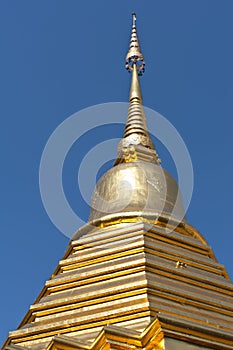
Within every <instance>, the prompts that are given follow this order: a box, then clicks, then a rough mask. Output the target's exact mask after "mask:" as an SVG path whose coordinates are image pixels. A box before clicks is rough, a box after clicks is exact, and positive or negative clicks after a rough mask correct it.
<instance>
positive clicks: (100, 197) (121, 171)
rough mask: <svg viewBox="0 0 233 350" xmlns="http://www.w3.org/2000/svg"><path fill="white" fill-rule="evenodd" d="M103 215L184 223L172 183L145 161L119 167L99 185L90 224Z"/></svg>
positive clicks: (156, 165) (174, 185) (95, 192)
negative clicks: (140, 217) (139, 217)
mask: <svg viewBox="0 0 233 350" xmlns="http://www.w3.org/2000/svg"><path fill="white" fill-rule="evenodd" d="M106 215H107V216H108V215H111V217H118V216H119V217H126V216H130V217H132V216H142V217H150V218H152V219H153V220H157V219H164V220H166V221H168V220H175V221H179V222H180V221H185V211H184V208H183V204H182V200H181V196H180V193H179V188H178V186H177V183H176V181H175V179H174V178H173V177H172V176H171V175H170V174H169V173H168V172H167V171H166V170H164V169H163V168H162V167H161V166H160V165H158V164H155V163H149V162H146V161H136V162H128V163H121V164H118V165H116V166H114V167H113V168H112V169H110V170H109V171H107V172H106V173H105V174H104V175H103V176H102V177H101V179H100V180H99V181H98V183H97V185H96V187H95V190H94V193H93V197H92V204H91V211H90V217H89V221H95V220H99V219H101V218H103V217H105V216H106Z"/></svg>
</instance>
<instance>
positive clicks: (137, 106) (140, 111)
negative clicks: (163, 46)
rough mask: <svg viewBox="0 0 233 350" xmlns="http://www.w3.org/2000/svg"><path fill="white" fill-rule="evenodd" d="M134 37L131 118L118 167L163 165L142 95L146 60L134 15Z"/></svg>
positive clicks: (129, 66) (128, 64) (129, 67)
mask: <svg viewBox="0 0 233 350" xmlns="http://www.w3.org/2000/svg"><path fill="white" fill-rule="evenodd" d="M132 21H133V24H132V34H131V39H130V45H129V51H128V53H127V55H126V68H127V70H128V71H129V72H132V79H131V86H130V93H129V109H128V117H127V120H126V124H125V130H124V135H123V138H122V140H121V141H120V143H119V146H118V155H117V159H116V161H115V165H117V164H119V163H123V162H133V161H137V160H143V161H148V162H152V163H156V164H160V159H159V157H158V154H157V152H156V150H155V147H154V144H153V142H152V140H151V138H150V135H149V133H148V129H147V125H146V116H145V113H144V108H143V105H142V93H141V88H140V82H139V77H138V76H139V75H142V73H143V72H144V66H145V62H144V57H143V55H142V53H141V51H140V46H139V41H138V36H137V31H136V14H135V13H133V14H132Z"/></svg>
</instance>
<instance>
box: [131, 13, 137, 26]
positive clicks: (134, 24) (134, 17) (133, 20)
mask: <svg viewBox="0 0 233 350" xmlns="http://www.w3.org/2000/svg"><path fill="white" fill-rule="evenodd" d="M136 19H137V17H136V13H135V12H133V13H132V22H133V26H136Z"/></svg>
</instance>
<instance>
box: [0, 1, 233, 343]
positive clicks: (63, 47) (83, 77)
mask: <svg viewBox="0 0 233 350" xmlns="http://www.w3.org/2000/svg"><path fill="white" fill-rule="evenodd" d="M132 11H136V12H137V19H138V20H137V25H138V31H139V36H140V41H141V46H142V50H143V53H144V55H145V59H146V63H147V65H146V73H145V75H144V77H143V81H142V88H143V95H144V104H145V105H146V106H148V107H151V108H153V109H155V110H157V111H158V112H160V113H161V114H163V115H164V116H165V117H167V118H168V119H169V120H170V121H171V122H172V124H173V125H174V126H175V127H176V128H177V130H178V131H179V133H180V134H181V135H182V137H183V139H184V141H185V142H186V145H187V147H188V149H189V152H190V154H191V158H192V162H193V167H194V175H195V188H194V193H193V198H192V202H191V206H190V209H189V211H188V219H189V222H190V223H191V224H192V225H193V226H195V227H196V228H197V229H199V230H200V231H201V233H202V234H203V235H204V237H205V238H206V239H207V241H208V243H209V245H210V246H212V248H213V250H214V252H215V255H216V257H217V259H218V261H219V262H220V263H223V264H224V265H225V266H226V268H227V271H228V273H229V274H230V276H231V277H232V276H233V266H232V242H233V238H232V234H233V228H232V223H231V219H232V217H233V209H232V208H233V206H232V203H233V202H232V198H233V181H232V179H233V160H232V150H233V133H232V130H233V98H232V97H233V70H232V62H233V47H232V33H233V2H232V1H231V0H224V1H219V0H195V1H194V0H189V1H187V0H176V1H174V0H163V1H155V0H148V1H142V0H141V1H125V0H124V1H123V0H118V1H107V0H105V1H103V0H99V1H94V0H93V1H90V0H86V1H77V0H69V1H65V0H63V1H61V0H50V1H47V0H40V1H31V0H21V1H17V0H2V1H1V2H0V45H1V55H0V69H1V75H0V76H1V79H0V89H1V91H0V96H1V103H0V113H1V114H0V115H1V152H2V157H1V187H2V189H1V201H2V204H1V207H2V208H1V245H0V249H1V261H2V270H1V292H0V293H1V298H0V310H1V318H0V324H1V329H0V343H2V342H3V340H4V339H5V338H6V336H7V333H8V331H9V330H10V329H15V328H16V327H17V325H18V324H19V322H20V321H21V319H22V318H23V316H24V314H25V313H26V311H27V310H28V308H29V305H30V304H31V303H33V301H34V299H35V298H36V296H37V295H38V294H39V292H40V290H41V288H42V286H43V284H44V282H45V281H46V279H48V277H49V276H50V274H51V273H52V272H53V270H54V269H55V267H56V265H57V263H58V261H59V259H60V258H61V257H62V255H63V253H64V251H65V249H66V246H67V244H68V238H67V237H65V236H64V235H63V234H61V233H60V232H59V231H58V230H57V229H56V228H55V227H54V226H53V224H52V223H51V221H50V220H49V218H48V216H47V214H46V212H45V210H44V208H43V205H42V202H41V198H40V192H39V185H38V170H39V163H40V158H41V154H42V151H43V148H44V146H45V143H46V141H47V139H48V138H49V136H50V134H51V133H52V132H53V130H54V129H55V128H56V127H57V126H58V125H59V124H60V123H61V122H62V121H63V120H65V119H66V118H67V117H68V116H70V115H71V114H73V113H75V112H76V111H79V110H80V109H82V108H85V107H88V106H91V105H95V104H99V103H103V102H113V101H127V96H128V89H129V75H128V74H127V72H126V71H125V69H124V57H125V53H126V51H127V47H128V39H129V33H130V26H131V13H132ZM116 122H117V121H116ZM92 141H93V137H92ZM157 148H158V151H159V153H160V154H162V158H163V166H164V167H166V168H167V169H170V168H172V167H171V165H170V164H169V157H168V158H166V156H165V157H164V156H163V150H160V149H159V145H158V147H157ZM76 154H77V159H78V157H79V147H78V146H77V147H74V149H73V153H72V155H71V156H70V158H69V159H70V160H72V159H73V160H74V159H75V155H76ZM164 158H165V159H164ZM75 162H77V160H75ZM76 165H77V164H75V166H76ZM75 169H76V168H75ZM73 172H74V166H72V164H71V161H69V162H68V163H67V167H66V176H65V177H66V179H65V181H66V189H67V196H68V197H69V195H70V198H69V200H70V202H71V203H72V204H73V205H74V206H75V205H76V208H75V210H77V211H82V215H83V217H85V218H87V216H88V208H87V207H86V206H83V205H80V204H79V203H80V202H79V200H80V199H79V198H78V193H77V197H76V192H77V191H76V190H75V186H76V183H75V180H74V179H75V176H76V174H73ZM67 174H68V175H67ZM68 178H69V179H70V181H68ZM76 198H77V199H76ZM75 203H76V204H75Z"/></svg>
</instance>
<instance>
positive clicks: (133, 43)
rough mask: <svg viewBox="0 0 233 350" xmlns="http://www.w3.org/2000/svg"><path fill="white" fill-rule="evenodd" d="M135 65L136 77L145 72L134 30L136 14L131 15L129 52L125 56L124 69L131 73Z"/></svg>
mask: <svg viewBox="0 0 233 350" xmlns="http://www.w3.org/2000/svg"><path fill="white" fill-rule="evenodd" d="M134 64H136V68H137V72H138V75H142V74H143V73H144V71H145V61H144V57H143V54H142V53H141V51H140V45H139V40H138V35H137V29H136V13H135V12H133V13H132V32H131V38H130V44H129V51H128V53H127V55H126V65H125V66H126V69H127V70H128V71H129V72H130V71H133V66H134Z"/></svg>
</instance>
